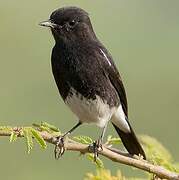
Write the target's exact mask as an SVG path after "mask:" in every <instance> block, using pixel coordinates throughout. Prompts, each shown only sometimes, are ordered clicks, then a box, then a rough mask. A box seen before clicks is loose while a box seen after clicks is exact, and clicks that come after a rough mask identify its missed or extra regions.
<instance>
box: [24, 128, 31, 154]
mask: <svg viewBox="0 0 179 180" xmlns="http://www.w3.org/2000/svg"><path fill="white" fill-rule="evenodd" d="M23 134H24V137H25V139H26V144H27V153H28V154H30V151H31V150H32V148H33V140H32V133H31V130H30V128H24V129H23Z"/></svg>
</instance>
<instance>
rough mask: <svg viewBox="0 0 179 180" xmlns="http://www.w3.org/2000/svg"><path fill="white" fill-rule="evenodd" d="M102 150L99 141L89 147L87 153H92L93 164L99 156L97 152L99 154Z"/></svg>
mask: <svg viewBox="0 0 179 180" xmlns="http://www.w3.org/2000/svg"><path fill="white" fill-rule="evenodd" d="M102 150H103V147H102V143H101V140H97V141H95V142H93V144H91V145H90V146H89V151H91V152H92V153H94V162H96V161H97V158H98V156H99V152H101V151H102Z"/></svg>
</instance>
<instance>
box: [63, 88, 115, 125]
mask: <svg viewBox="0 0 179 180" xmlns="http://www.w3.org/2000/svg"><path fill="white" fill-rule="evenodd" d="M71 92H72V94H73V95H71V96H68V97H67V98H66V100H65V103H66V104H67V105H68V106H69V107H70V109H71V110H72V112H73V113H74V114H76V116H77V117H78V118H79V120H80V121H81V122H84V123H95V124H96V125H97V126H99V127H104V126H105V125H106V123H107V122H108V121H109V120H110V119H111V117H112V115H113V114H114V112H115V111H116V109H117V108H114V107H113V108H111V107H109V105H108V104H107V103H105V102H104V101H103V100H102V99H101V98H100V97H99V96H96V99H95V100H92V99H89V100H88V99H87V98H85V97H84V96H82V95H81V94H79V93H78V95H76V94H77V93H76V92H75V90H74V89H73V90H72V91H71Z"/></svg>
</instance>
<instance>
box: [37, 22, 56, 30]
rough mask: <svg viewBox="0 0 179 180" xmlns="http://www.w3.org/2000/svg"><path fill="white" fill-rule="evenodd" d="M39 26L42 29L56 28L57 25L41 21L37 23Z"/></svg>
mask: <svg viewBox="0 0 179 180" xmlns="http://www.w3.org/2000/svg"><path fill="white" fill-rule="evenodd" d="M39 25H40V26H44V27H50V28H55V27H57V25H56V24H55V23H53V22H51V21H50V20H47V21H42V22H40V23H39Z"/></svg>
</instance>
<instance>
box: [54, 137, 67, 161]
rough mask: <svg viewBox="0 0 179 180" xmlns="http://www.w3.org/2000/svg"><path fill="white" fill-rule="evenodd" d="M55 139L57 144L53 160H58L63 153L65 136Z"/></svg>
mask: <svg viewBox="0 0 179 180" xmlns="http://www.w3.org/2000/svg"><path fill="white" fill-rule="evenodd" d="M57 139H58V142H57V143H56V145H55V149H54V154H55V159H59V158H60V157H62V156H63V154H64V152H65V143H64V140H65V136H59V137H57Z"/></svg>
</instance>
